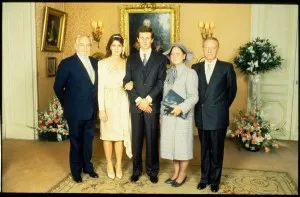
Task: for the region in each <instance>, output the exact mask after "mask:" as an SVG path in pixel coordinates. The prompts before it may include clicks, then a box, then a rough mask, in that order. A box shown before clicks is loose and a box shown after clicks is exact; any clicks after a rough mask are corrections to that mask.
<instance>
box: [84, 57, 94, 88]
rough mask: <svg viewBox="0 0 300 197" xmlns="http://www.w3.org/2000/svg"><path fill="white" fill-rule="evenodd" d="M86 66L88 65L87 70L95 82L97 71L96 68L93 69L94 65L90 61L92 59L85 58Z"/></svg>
mask: <svg viewBox="0 0 300 197" xmlns="http://www.w3.org/2000/svg"><path fill="white" fill-rule="evenodd" d="M85 67H86V70H87V72H88V74H89V77H90V79H91V81H92V83H94V81H95V73H94V69H93V67H92V65H91V63H90V60H89V59H88V58H87V59H85Z"/></svg>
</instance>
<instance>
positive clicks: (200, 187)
mask: <svg viewBox="0 0 300 197" xmlns="http://www.w3.org/2000/svg"><path fill="white" fill-rule="evenodd" d="M206 186H207V183H199V184H198V186H197V189H199V190H202V189H205V188H206Z"/></svg>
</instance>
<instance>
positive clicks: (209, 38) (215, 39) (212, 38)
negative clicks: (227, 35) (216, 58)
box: [202, 37, 220, 47]
mask: <svg viewBox="0 0 300 197" xmlns="http://www.w3.org/2000/svg"><path fill="white" fill-rule="evenodd" d="M207 40H214V41H216V42H217V44H218V47H219V46H220V44H219V40H218V39H217V38H215V37H208V38H205V39H204V40H203V43H202V47H204V43H205V42H206V41H207Z"/></svg>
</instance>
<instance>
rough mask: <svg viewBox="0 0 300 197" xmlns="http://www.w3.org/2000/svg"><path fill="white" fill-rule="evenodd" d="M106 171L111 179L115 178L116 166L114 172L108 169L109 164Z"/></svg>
mask: <svg viewBox="0 0 300 197" xmlns="http://www.w3.org/2000/svg"><path fill="white" fill-rule="evenodd" d="M106 171H107V176H108V177H109V178H111V179H115V171H114V168H113V172H109V171H108V166H107V167H106Z"/></svg>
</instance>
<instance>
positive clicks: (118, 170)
mask: <svg viewBox="0 0 300 197" xmlns="http://www.w3.org/2000/svg"><path fill="white" fill-rule="evenodd" d="M115 167H116V177H117V178H119V179H121V178H122V177H123V172H122V165H121V167H120V169H118V167H117V164H116V166H115Z"/></svg>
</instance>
